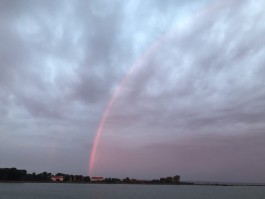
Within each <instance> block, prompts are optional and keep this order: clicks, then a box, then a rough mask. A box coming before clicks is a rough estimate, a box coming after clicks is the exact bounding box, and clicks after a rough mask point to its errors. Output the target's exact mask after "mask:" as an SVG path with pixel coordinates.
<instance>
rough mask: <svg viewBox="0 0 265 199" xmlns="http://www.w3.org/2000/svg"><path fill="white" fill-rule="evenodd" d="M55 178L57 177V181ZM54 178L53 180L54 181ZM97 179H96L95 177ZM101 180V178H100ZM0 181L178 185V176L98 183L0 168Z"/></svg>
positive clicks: (74, 177) (116, 179)
mask: <svg viewBox="0 0 265 199" xmlns="http://www.w3.org/2000/svg"><path fill="white" fill-rule="evenodd" d="M56 177H59V179H57V178H56ZM54 178H55V179H54ZM96 178H97V177H96ZM100 178H101V177H100ZM0 181H10V182H11V181H29V182H30V181H31V182H33V181H34V182H80V183H107V184H180V176H179V175H176V176H173V177H165V178H160V179H154V180H137V179H133V178H129V177H126V178H124V179H119V178H110V177H109V178H104V179H103V178H101V180H100V181H93V177H92V179H91V178H90V177H89V176H82V175H69V174H64V173H57V174H56V175H52V173H47V172H42V173H39V174H36V173H28V172H27V171H26V170H19V169H17V168H0Z"/></svg>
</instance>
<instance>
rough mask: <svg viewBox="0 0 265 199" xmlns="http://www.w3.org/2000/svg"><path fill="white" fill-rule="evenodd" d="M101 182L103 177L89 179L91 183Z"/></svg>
mask: <svg viewBox="0 0 265 199" xmlns="http://www.w3.org/2000/svg"><path fill="white" fill-rule="evenodd" d="M103 180H104V178H103V177H91V182H102V181H103Z"/></svg>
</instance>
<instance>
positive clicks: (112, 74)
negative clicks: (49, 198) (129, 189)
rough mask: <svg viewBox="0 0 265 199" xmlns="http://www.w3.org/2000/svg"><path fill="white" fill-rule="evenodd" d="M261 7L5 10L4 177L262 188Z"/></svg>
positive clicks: (264, 61) (27, 1)
mask: <svg viewBox="0 0 265 199" xmlns="http://www.w3.org/2000/svg"><path fill="white" fill-rule="evenodd" d="M264 8H265V2H264V1H262V0H225V1H223V0H216V1H213V0H197V1H192V0H187V1H183V0H163V1H162V0H144V1H141V0H130V1H123V0H113V1H109V0H90V1H85V0H79V1H78V0H69V1H68V0H67V1H66V0H65V1H63V0H57V1H54V0H45V1H38V0H12V1H9V0H0V167H17V168H19V169H27V170H28V171H29V172H34V171H35V172H42V171H49V172H53V173H57V172H64V173H70V174H83V175H100V176H104V177H109V176H111V177H120V178H124V177H126V176H128V177H134V178H147V179H151V178H160V177H163V176H173V175H176V174H179V175H180V176H181V178H182V180H209V181H242V182H243V181H245V182H265V173H264V168H265V156H264V154H265V122H264V120H265V37H264V35H265V12H264ZM117 89H118V91H117ZM111 100H112V104H111V106H110V107H108V108H109V109H108V108H107V106H108V103H109V102H110V101H111ZM106 110H108V111H107V115H106V118H105V119H104V120H103V122H102V117H103V115H104V112H105V113H106ZM100 121H101V122H102V127H103V129H102V132H101V136H100V139H99V142H98V145H97V148H96V153H95V159H94V167H93V170H92V171H90V173H89V161H90V160H89V159H90V155H91V149H92V145H93V141H94V138H95V135H96V133H97V129H98V127H99V125H100Z"/></svg>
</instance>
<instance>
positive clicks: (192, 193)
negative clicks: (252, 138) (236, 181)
mask: <svg viewBox="0 0 265 199" xmlns="http://www.w3.org/2000/svg"><path fill="white" fill-rule="evenodd" d="M264 197H265V187H254V186H225V187H222V186H187V185H180V186H176V185H124V184H119V185H106V184H63V183H62V184H59V183H58V184H57V183H54V184H53V183H0V199H17V198H21V199H60V198H62V199H68V198H69V199H70V198H71V199H75V198H76V199H83V198H84V199H88V198H92V199H108V198H109V199H140V198H143V199H172V198H180V199H248V198H251V199H264Z"/></svg>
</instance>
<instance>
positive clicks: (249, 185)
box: [0, 181, 265, 187]
mask: <svg viewBox="0 0 265 199" xmlns="http://www.w3.org/2000/svg"><path fill="white" fill-rule="evenodd" d="M4 183H10V184H12V183H17V184H18V183H21V184H22V183H23V184H24V183H36V184H43V183H44V184H92V185H93V184H94V185H163V186H165V185H170V186H181V185H182V186H183V185H185V186H222V187H232V186H234V187H265V184H259V183H257V184H255V183H242V184H241V183H207V182H206V183H203V182H202V183H196V182H194V183H193V182H180V183H177V184H173V183H172V184H163V183H104V182H47V181H0V184H4Z"/></svg>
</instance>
